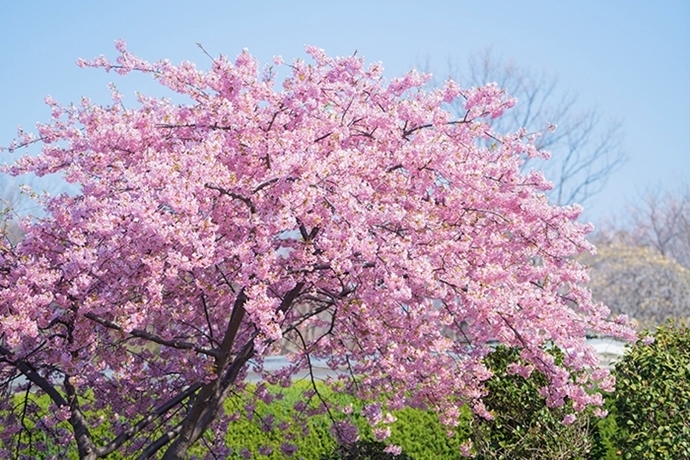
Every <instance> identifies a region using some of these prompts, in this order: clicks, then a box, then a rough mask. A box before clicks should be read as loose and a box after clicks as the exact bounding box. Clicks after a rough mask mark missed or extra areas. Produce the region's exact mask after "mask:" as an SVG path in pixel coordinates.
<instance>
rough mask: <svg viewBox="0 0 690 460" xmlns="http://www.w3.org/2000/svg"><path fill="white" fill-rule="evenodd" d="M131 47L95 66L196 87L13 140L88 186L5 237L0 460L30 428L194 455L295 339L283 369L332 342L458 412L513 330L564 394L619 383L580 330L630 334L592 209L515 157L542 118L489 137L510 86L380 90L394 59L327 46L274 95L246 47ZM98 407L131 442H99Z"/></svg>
mask: <svg viewBox="0 0 690 460" xmlns="http://www.w3.org/2000/svg"><path fill="white" fill-rule="evenodd" d="M117 48H118V51H119V55H118V57H117V59H116V61H114V62H111V61H110V60H108V59H107V58H105V57H99V58H96V59H95V60H92V61H79V64H80V65H82V66H85V67H96V68H102V69H105V70H107V71H115V72H117V73H119V74H122V75H124V74H128V73H131V72H140V73H145V74H150V75H151V76H152V77H153V78H155V79H156V80H157V81H158V82H159V83H160V84H161V85H164V86H165V87H167V88H169V89H171V90H173V91H175V92H176V93H178V95H179V96H178V98H176V99H175V100H168V99H164V98H156V97H147V96H145V95H142V94H139V95H138V96H137V97H138V103H137V104H136V106H128V105H126V104H125V101H124V99H123V97H122V95H121V94H119V93H118V92H117V91H116V90H115V89H114V87H113V89H112V98H113V102H112V104H110V105H106V106H103V105H97V104H94V103H92V102H90V100H89V99H87V98H84V99H83V100H82V101H81V103H80V104H78V105H71V106H61V105H59V104H58V103H57V102H56V101H54V100H52V99H51V98H47V99H46V102H47V103H48V105H49V106H50V108H51V110H52V121H51V122H50V123H47V124H39V125H38V128H37V131H38V132H37V135H36V136H33V135H31V134H28V133H20V137H19V138H18V140H17V141H15V142H14V143H13V144H12V145H11V146H10V148H11V149H17V148H23V147H31V146H33V145H40V146H41V152H40V154H39V155H37V156H30V155H27V156H24V157H23V158H21V159H20V160H19V161H18V162H17V163H16V164H14V165H12V166H10V167H7V168H6V170H7V171H9V172H11V173H12V174H15V175H21V174H29V173H35V174H38V175H42V174H48V173H61V174H63V175H64V177H65V179H66V180H67V181H69V182H72V183H74V184H78V185H79V186H80V192H79V193H77V194H76V195H67V194H63V195H59V196H54V197H48V196H43V197H39V198H38V199H39V201H40V203H41V204H42V206H43V208H44V210H45V215H44V216H42V217H40V218H33V219H27V220H25V221H23V222H22V231H23V232H24V236H23V239H22V240H21V241H19V242H17V243H11V242H10V241H9V240H5V241H3V242H2V243H0V318H1V321H0V378H1V380H0V385H2V389H3V391H2V396H1V398H2V399H1V404H2V406H1V407H0V410H1V411H3V414H8V416H7V417H5V418H6V420H7V423H6V424H5V426H4V427H3V428H2V429H1V430H0V437H1V438H2V442H3V443H4V444H3V445H4V448H5V451H4V452H3V456H6V457H8V456H11V455H14V453H15V452H19V451H20V447H21V448H24V447H26V446H25V444H27V443H29V442H31V438H30V437H28V438H27V437H26V436H24V437H22V433H23V432H24V431H25V430H27V429H29V428H28V426H29V425H28V424H27V420H31V426H36V427H40V428H41V429H43V430H47V431H48V432H52V433H55V438H56V439H58V440H59V441H60V442H63V443H70V442H72V443H76V446H77V447H78V451H79V455H80V457H81V458H84V459H94V458H100V457H105V456H107V455H109V454H110V453H112V452H114V451H123V452H127V453H128V455H129V454H135V453H136V454H137V455H139V458H148V457H149V456H152V455H155V454H157V453H160V452H165V454H164V455H163V457H162V458H164V459H173V458H175V459H177V458H183V457H184V455H185V453H186V452H187V451H188V450H189V448H190V447H191V446H192V445H194V444H195V443H196V442H197V441H198V440H199V439H200V437H201V436H202V435H203V433H204V432H205V431H206V430H208V429H216V430H221V431H222V430H224V429H227V424H228V423H229V422H230V420H231V419H232V417H234V416H235V415H236V414H226V413H225V410H224V409H223V405H222V403H223V401H224V400H225V399H226V398H227V396H228V395H230V394H232V393H235V392H238V391H240V390H241V389H242V388H243V387H244V385H245V383H244V378H245V376H246V374H247V370H248V368H250V367H251V368H253V369H255V370H256V371H257V372H261V371H262V362H263V359H264V358H265V357H266V356H267V355H270V354H271V353H272V352H273V351H274V349H275V348H276V347H277V345H278V343H279V341H280V340H289V341H291V342H293V344H294V349H296V350H297V351H295V352H294V353H292V354H291V355H290V357H289V359H290V363H291V364H290V366H289V367H287V368H285V369H283V370H281V371H278V372H273V373H270V372H266V373H264V374H265V375H264V377H265V379H266V380H267V381H268V382H272V383H282V384H285V385H286V384H288V383H287V382H289V379H290V376H291V375H293V374H294V373H295V372H298V371H300V370H304V369H307V370H309V369H310V368H311V363H312V360H313V359H316V358H320V359H326V360H327V361H328V363H329V365H330V366H331V367H332V368H333V369H334V370H336V371H337V372H339V373H340V374H341V375H342V378H341V379H339V380H336V381H334V382H332V384H333V385H334V386H338V388H339V389H340V390H343V391H353V392H355V393H357V394H358V395H360V396H363V397H367V396H368V397H371V396H375V397H377V398H383V399H380V400H385V401H388V404H389V406H390V407H402V406H405V405H410V406H419V405H426V406H429V407H433V408H435V409H436V410H437V411H438V412H439V414H440V417H441V419H442V421H443V422H444V423H446V424H447V425H449V426H453V425H454V424H455V423H457V418H458V417H459V412H458V409H457V408H458V406H459V405H463V404H468V405H470V406H471V407H472V408H473V409H474V410H475V411H476V412H477V413H479V414H482V415H484V416H485V417H489V418H490V417H491V414H490V413H489V412H487V411H486V409H485V408H484V406H483V404H482V402H481V401H482V397H483V395H484V393H485V388H484V385H483V382H484V381H485V380H486V379H488V378H489V377H490V372H489V370H488V369H487V368H486V366H485V365H484V364H483V362H482V360H483V358H484V357H485V356H486V354H487V353H488V352H489V350H490V346H489V344H488V342H490V341H499V342H500V343H502V344H505V345H507V346H509V347H520V349H521V353H520V355H521V359H522V360H523V362H524V363H526V364H525V365H522V366H520V367H519V368H515V369H513V371H514V372H517V373H521V374H524V375H529V373H530V372H531V371H532V370H533V369H536V370H538V371H539V372H541V373H542V374H544V375H545V376H546V379H547V381H548V385H547V386H546V387H545V388H544V389H543V396H544V397H545V398H547V402H548V403H549V404H551V405H560V404H563V403H564V401H565V400H569V401H572V402H573V407H574V408H575V410H582V409H583V408H585V407H586V406H588V405H592V404H593V405H600V404H601V402H602V400H601V395H600V394H599V393H592V392H590V391H589V390H590V389H591V388H592V386H593V385H596V386H597V387H598V388H601V389H604V390H606V389H610V388H611V385H612V381H611V379H610V377H609V375H608V372H607V371H606V370H603V369H598V359H597V356H596V353H595V352H594V350H593V349H591V348H590V347H588V346H587V345H586V343H585V334H586V333H588V332H597V333H603V334H610V335H614V336H618V337H623V338H628V339H631V338H633V336H634V332H633V331H632V329H630V327H629V326H627V325H626V324H625V321H623V320H615V321H614V320H612V319H610V318H609V311H608V309H607V308H606V307H604V306H603V305H601V304H597V303H594V302H593V301H592V300H591V296H590V292H589V291H588V290H587V288H585V287H584V283H585V282H586V280H587V274H586V271H585V269H584V267H583V266H582V265H580V263H578V262H577V261H576V260H575V259H574V258H573V257H572V256H574V255H576V254H579V253H581V252H583V251H590V250H591V249H592V246H591V245H590V244H589V243H588V242H587V241H586V239H585V235H586V234H587V233H588V232H589V231H590V230H591V227H590V226H589V225H585V224H582V223H580V222H578V221H577V220H576V219H577V217H578V215H579V213H580V211H581V209H580V208H579V207H577V206H564V207H558V206H553V205H550V204H549V202H548V199H547V198H546V196H545V194H544V193H545V191H546V190H548V189H549V187H550V184H549V183H548V182H547V181H546V180H545V179H544V177H543V175H542V174H541V172H539V171H531V172H528V173H523V172H521V165H522V163H523V161H524V158H525V157H537V156H540V155H542V152H540V151H539V150H538V149H537V148H536V147H535V140H536V137H535V135H534V134H531V135H528V134H527V133H526V132H525V131H524V130H519V131H517V132H508V133H499V132H496V131H494V130H493V129H492V128H491V126H490V124H489V121H490V120H491V119H494V118H497V117H500V116H502V114H503V112H504V110H506V109H509V108H510V107H511V106H512V105H513V104H514V102H515V101H514V100H513V99H511V98H510V97H509V96H508V95H507V94H506V93H505V92H504V91H503V90H501V89H500V88H498V87H497V86H496V85H486V86H481V87H476V88H472V89H461V88H460V87H458V85H457V84H456V83H454V82H453V81H448V82H447V83H446V84H445V85H444V86H443V88H441V89H436V90H431V91H426V90H424V89H423V86H424V84H425V82H426V81H427V77H426V76H425V75H421V74H418V73H416V72H410V73H408V74H407V75H405V76H403V77H402V78H393V79H391V80H390V81H387V80H386V79H384V78H383V76H382V72H383V68H382V66H381V65H380V64H371V65H369V66H365V64H364V61H363V60H362V59H360V58H359V57H356V56H350V57H343V58H331V57H329V56H327V55H326V54H325V53H324V52H323V51H322V50H320V49H317V48H313V47H308V48H307V53H308V54H309V55H310V57H311V59H312V63H307V62H305V61H302V60H296V61H294V62H293V63H292V64H290V65H284V64H283V63H282V60H281V59H280V58H276V59H275V63H274V64H275V65H276V66H281V67H286V68H288V69H289V72H290V75H289V76H287V77H286V78H284V79H283V80H282V83H281V85H280V86H279V85H278V82H277V80H276V79H277V77H276V73H275V72H274V71H273V67H270V66H269V67H266V68H265V69H264V70H263V71H261V70H260V68H259V64H258V63H257V62H256V60H255V59H253V58H252V56H250V54H249V53H248V52H246V51H244V52H242V53H241V54H240V55H239V56H238V57H237V58H236V60H235V61H234V62H231V61H230V60H228V59H227V58H225V57H222V56H221V57H219V58H213V59H212V62H211V66H210V69H208V70H199V69H198V68H197V67H196V66H195V65H194V64H192V63H190V62H183V63H181V64H179V65H173V64H171V63H170V62H168V61H159V62H154V63H149V62H147V61H144V60H142V59H140V58H138V57H136V56H135V55H133V54H131V53H130V52H129V51H127V49H126V47H125V45H124V43H123V42H118V44H117ZM178 99H179V100H178ZM455 100H461V101H462V103H463V107H464V114H463V115H462V116H461V117H453V116H452V115H451V113H450V112H449V111H447V110H446V109H445V107H447V106H448V104H451V103H452V102H453V101H455ZM180 101H182V102H180ZM310 327H316V328H317V330H318V331H320V332H319V333H318V334H312V335H306V334H304V333H303V331H305V330H306V328H310ZM450 337H454V338H455V339H454V340H451V339H450ZM554 345H555V346H558V347H559V348H561V349H562V350H564V355H563V360H562V363H561V362H559V363H556V362H555V361H554V359H553V356H552V355H551V354H550V353H548V350H547V348H548V347H549V346H554ZM583 369H591V370H592V371H591V372H588V373H584V374H581V373H578V374H579V377H578V378H577V379H575V378H572V377H571V371H581V370H583ZM355 376H356V378H355ZM260 389H263V390H265V387H264V386H260ZM263 390H262V391H263ZM317 390H318V389H317V388H316V387H314V388H313V389H312V391H311V392H308V393H307V394H306V395H305V400H306V399H309V398H312V399H314V400H317V401H318V400H319V394H318V391H317ZM31 392H33V393H31ZM30 393H31V394H45V395H47V396H48V397H49V398H50V401H51V406H50V408H49V409H48V410H47V411H46V410H45V409H42V408H41V407H40V406H39V405H38V404H36V403H35V400H34V399H33V398H29V397H24V396H21V397H20V396H18V395H28V394H30ZM259 393H261V397H262V398H263V399H265V400H266V401H270V398H271V397H270V395H269V394H267V393H266V392H261V391H259ZM320 403H321V406H320V407H322V409H323V410H331V409H330V407H328V404H326V403H327V401H325V400H322V401H320ZM383 409H385V406H384V407H383V408H381V407H379V406H372V407H371V408H369V409H368V413H367V414H368V415H367V418H368V419H369V420H370V421H371V423H372V424H379V423H382V420H385V417H384V416H383V415H382V412H381V411H382V410H383ZM103 410H107V411H108V413H110V414H114V415H113V417H114V420H117V423H116V424H115V427H116V429H117V433H116V435H115V436H113V437H112V439H106V440H102V439H97V437H96V436H95V435H94V434H93V429H94V427H95V426H97V425H98V423H100V422H99V421H98V420H96V419H95V417H97V416H98V415H99V413H100V414H102V411H103ZM99 411H101V412H99ZM247 411H250V409H247ZM60 421H66V423H67V425H65V424H62V425H60V424H59V422H60ZM60 426H62V427H64V426H68V427H69V430H68V432H64V430H63V431H62V432H60V431H59V430H60V429H62V428H58V427H60ZM351 428H352V427H351V426H348V425H346V424H344V423H339V424H335V425H334V432H335V433H336V435H338V436H339V437H340V438H341V439H343V440H344V441H347V440H348V439H349V440H352V439H353V438H356V433H355V434H352V432H351ZM51 430H52V431H51ZM219 442H222V437H220V440H219ZM213 448H216V447H213ZM217 448H218V449H221V451H219V452H222V448H223V447H222V446H218V447H217ZM285 452H287V453H290V452H292V450H291V448H290V446H289V445H287V446H286V447H285Z"/></svg>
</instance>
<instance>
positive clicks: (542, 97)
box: [425, 48, 626, 205]
mask: <svg viewBox="0 0 690 460" xmlns="http://www.w3.org/2000/svg"><path fill="white" fill-rule="evenodd" d="M425 67H426V68H427V69H428V68H429V67H430V66H429V65H428V64H427V65H426V66H425ZM464 69H466V70H464ZM449 74H450V76H451V77H452V78H453V79H455V80H456V81H459V82H460V83H461V85H462V86H480V85H484V84H486V83H491V82H495V83H497V84H498V85H499V86H500V87H501V88H504V89H505V90H507V91H508V93H509V94H511V95H512V96H514V97H516V98H517V99H518V103H517V105H516V106H515V107H513V108H512V109H510V111H509V112H508V113H507V114H506V116H504V117H500V118H499V119H498V120H497V121H496V125H495V127H496V128H497V130H498V131H499V132H507V131H514V130H516V129H518V128H525V129H527V131H528V132H535V133H536V132H539V133H542V135H541V137H540V138H539V140H538V142H537V146H538V148H539V149H542V150H548V151H550V152H551V154H552V157H551V160H549V161H547V162H545V163H543V162H542V160H536V159H534V160H530V161H527V162H526V163H525V168H526V169H531V168H538V169H542V170H543V171H544V173H545V175H546V177H547V178H549V179H550V180H551V181H552V182H553V184H554V188H553V190H552V191H551V193H550V198H551V200H552V202H553V203H554V204H559V205H565V204H573V203H580V204H585V203H586V202H587V201H588V200H590V199H591V198H593V197H594V196H595V195H597V194H598V193H600V192H601V191H602V190H603V189H604V186H605V185H606V181H607V179H608V178H609V176H610V175H611V174H612V173H613V172H614V171H615V170H616V169H618V167H620V166H621V165H622V164H623V163H624V162H625V160H626V155H625V153H624V152H623V150H622V148H621V139H622V132H621V123H620V121H616V120H613V121H609V122H606V121H605V120H604V118H603V115H602V113H601V112H600V111H599V110H598V109H597V108H596V107H588V108H582V104H581V103H580V99H579V97H578V95H577V94H576V93H574V92H572V91H567V90H562V89H561V88H560V86H559V80H558V78H557V77H556V76H554V75H551V74H549V73H547V72H545V71H541V72H538V71H533V70H531V69H527V68H524V67H520V66H519V65H518V64H516V63H515V62H514V61H512V60H505V59H502V58H497V57H496V56H495V55H494V53H493V52H492V50H491V49H490V48H488V49H485V50H484V51H482V52H480V53H477V54H474V55H472V56H470V59H469V61H468V64H467V65H466V66H460V65H457V64H456V63H452V62H451V63H449ZM436 83H440V82H438V81H437V82H436ZM458 110H459V111H461V107H458ZM550 125H555V126H556V127H557V128H556V129H555V130H554V131H553V132H551V131H549V130H547V129H546V128H547V127H548V126H550Z"/></svg>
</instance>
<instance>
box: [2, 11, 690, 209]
mask: <svg viewBox="0 0 690 460" xmlns="http://www.w3.org/2000/svg"><path fill="white" fill-rule="evenodd" d="M0 18H1V20H2V27H0V43H2V45H0V107H2V110H1V111H0V145H7V144H9V142H10V141H11V140H12V138H13V137H14V134H15V132H16V127H17V125H22V126H23V127H24V128H26V129H30V128H33V126H34V125H35V123H36V122H37V121H48V119H49V116H50V112H49V110H48V108H47V107H46V106H45V105H44V104H43V98H44V97H45V96H46V95H48V94H50V95H52V96H53V97H54V98H55V99H57V100H58V101H59V102H61V103H65V104H67V103H70V102H77V101H79V99H80V97H81V96H82V95H86V96H89V97H91V98H92V99H94V100H96V101H101V100H102V101H103V102H106V101H107V98H108V95H109V92H108V90H107V88H106V84H107V83H108V82H109V81H114V82H115V83H116V84H117V86H118V88H119V89H120V90H121V91H122V92H123V93H124V94H125V97H126V100H125V101H127V100H128V99H130V100H132V101H133V94H134V91H137V90H138V91H141V92H144V93H151V92H155V91H156V89H155V86H154V85H153V84H152V83H151V82H150V81H149V80H147V79H142V78H130V77H127V78H125V79H121V78H120V77H117V76H116V75H113V74H105V73H104V72H100V71H95V70H92V69H86V70H84V69H80V68H78V67H77V66H76V65H75V64H74V62H75V60H76V59H77V58H78V57H83V58H92V57H95V56H97V55H99V54H105V55H108V56H115V54H116V53H115V49H114V46H113V42H114V40H115V39H117V38H123V39H125V40H126V41H127V43H128V47H129V49H130V50H131V51H133V52H134V53H136V54H138V55H140V56H142V57H144V58H146V59H149V60H157V59H159V58H170V59H171V60H172V61H174V62H177V61H180V60H182V59H188V60H192V61H196V62H199V63H200V64H202V65H204V64H205V63H206V62H207V58H206V56H204V55H203V54H202V52H201V51H200V50H199V49H198V48H197V46H196V42H200V43H202V44H203V45H204V47H205V49H206V50H208V51H209V53H211V54H212V55H218V54H221V53H222V54H227V55H230V56H234V55H236V54H237V53H239V51H240V50H241V49H242V48H248V49H249V50H250V51H251V52H252V54H254V55H255V56H256V57H257V58H258V59H259V60H260V61H261V62H268V61H269V60H270V59H271V57H272V56H274V55H281V56H283V58H285V60H286V61H291V60H292V59H294V58H298V57H300V58H304V57H305V53H304V45H305V44H311V45H316V46H319V47H321V48H324V49H326V51H327V52H328V53H329V54H332V55H349V54H351V53H353V52H354V51H355V50H356V51H357V53H358V55H360V56H363V57H364V58H365V59H366V60H367V61H381V62H383V64H384V67H385V68H386V75H387V76H388V77H391V76H396V75H400V74H402V73H404V72H405V71H407V70H409V69H411V68H412V67H414V66H415V65H417V64H418V63H420V62H424V61H425V60H427V59H428V60H429V61H430V62H431V68H432V70H435V71H437V74H439V76H440V77H441V78H444V77H445V75H446V73H447V72H446V68H447V67H446V65H447V62H448V60H455V61H458V62H465V61H466V60H467V57H468V55H469V54H471V53H476V52H479V51H481V50H482V49H485V48H486V47H489V46H491V47H492V48H493V50H494V52H495V53H496V54H498V55H501V56H504V57H506V58H512V59H513V60H515V61H516V62H517V63H518V64H520V65H521V66H524V67H528V68H531V69H535V70H537V71H541V70H544V71H546V72H549V73H552V74H555V75H557V76H558V77H559V79H560V85H561V86H562V88H564V89H568V90H572V91H576V92H578V93H579V95H580V100H581V102H582V103H583V105H582V107H583V108H586V107H587V106H592V105H595V106H596V107H597V108H598V110H599V112H600V113H601V114H602V115H603V116H604V117H605V118H619V119H621V120H622V122H623V131H624V135H625V138H624V143H623V147H624V149H625V151H626V152H627V154H628V156H629V161H628V163H627V164H626V165H625V166H624V167H623V168H621V169H620V170H619V171H618V172H617V173H616V174H615V175H614V176H612V177H611V179H610V180H609V182H608V184H607V186H606V188H605V190H604V192H603V193H602V194H600V195H599V196H598V197H597V199H596V200H594V201H593V202H591V203H590V204H589V208H588V210H587V216H588V217H590V218H591V219H592V220H594V221H595V222H597V221H598V220H600V219H601V218H602V217H605V216H609V215H611V214H614V213H621V212H622V210H623V208H624V205H625V203H626V202H633V201H634V200H635V199H636V198H637V197H638V196H639V193H641V192H643V191H644V190H646V189H654V188H661V189H665V188H673V187H674V186H676V185H677V184H678V183H679V182H681V181H682V180H690V147H689V145H690V144H689V143H688V141H687V137H688V135H690V2H689V1H687V0H664V1H659V0H645V1H635V0H625V1H624V0H610V1H607V2H602V1H594V0H579V1H565V0H564V1H545V0H544V1H542V0H533V1H527V0H522V1H520V0H514V1H508V0H504V1H498V0H488V1H471V2H470V1H459V0H458V1H450V0H448V1H434V0H425V1H406V0H396V1H387V0H380V1H375V0H369V1H359V0H349V1H330V2H326V1H322V2H318V1H292V2H288V1H284V2H279V1H263V2H261V1H256V2H247V1H242V2H239V1H225V2H221V1H202V0H200V1H196V2H189V1H188V2H182V1H167V2H152V1H145V0H139V1H128V0H120V1H117V2H115V1H98V2H86V1H69V0H63V1H60V2H53V1H47V0H45V1H32V2H5V3H4V5H3V6H2V15H1V16H0ZM132 103H133V102H132ZM0 155H2V156H0V162H4V161H7V160H8V159H9V158H10V157H9V156H8V155H7V154H6V153H4V154H0ZM6 180H7V179H6V178H1V177H0V181H6Z"/></svg>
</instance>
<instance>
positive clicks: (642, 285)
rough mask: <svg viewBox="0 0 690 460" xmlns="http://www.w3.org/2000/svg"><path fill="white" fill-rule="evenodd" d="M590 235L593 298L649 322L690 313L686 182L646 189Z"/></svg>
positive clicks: (643, 323)
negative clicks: (668, 188)
mask: <svg viewBox="0 0 690 460" xmlns="http://www.w3.org/2000/svg"><path fill="white" fill-rule="evenodd" d="M614 217H615V218H613V219H611V220H609V221H608V222H605V223H604V224H603V225H602V228H601V229H600V230H599V231H598V232H597V233H596V234H595V235H594V237H593V239H594V242H595V243H596V244H597V247H598V253H597V254H596V255H595V256H591V257H587V258H586V259H587V261H586V263H588V265H589V266H590V278H591V281H590V287H591V288H592V293H593V295H594V297H595V298H596V300H599V301H602V302H604V303H605V304H606V305H608V306H609V307H610V308H611V309H612V310H613V311H614V312H616V313H625V314H628V315H629V316H632V317H634V318H636V319H637V320H638V321H640V323H641V326H645V327H652V326H655V325H658V324H660V323H661V322H663V321H664V320H665V319H666V318H688V317H690V185H682V186H680V187H678V188H677V189H676V190H673V191H668V192H666V193H664V194H662V193H661V192H659V191H658V190H656V191H647V192H646V193H644V194H643V195H642V196H641V197H640V198H639V199H637V200H635V202H634V204H631V205H630V206H628V207H627V208H626V209H625V214H624V215H623V216H614Z"/></svg>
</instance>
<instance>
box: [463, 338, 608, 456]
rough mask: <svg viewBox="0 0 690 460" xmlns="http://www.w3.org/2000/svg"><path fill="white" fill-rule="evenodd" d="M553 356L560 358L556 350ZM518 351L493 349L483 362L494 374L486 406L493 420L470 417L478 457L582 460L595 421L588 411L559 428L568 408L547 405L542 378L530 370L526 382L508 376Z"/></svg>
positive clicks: (571, 411)
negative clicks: (543, 395)
mask: <svg viewBox="0 0 690 460" xmlns="http://www.w3.org/2000/svg"><path fill="white" fill-rule="evenodd" d="M552 353H553V354H554V355H555V358H556V360H557V361H558V360H559V359H560V356H559V352H558V350H556V349H554V350H553V351H552ZM519 354H520V350H519V349H517V348H510V349H509V348H506V347H503V346H501V347H498V348H497V349H496V350H495V351H493V352H492V353H491V354H489V356H488V357H487V358H486V361H485V362H486V364H487V366H488V367H489V369H491V370H492V371H493V372H494V376H493V377H492V378H491V379H489V381H488V382H487V388H488V391H489V394H488V395H487V396H486V397H485V399H484V403H485V405H486V408H487V409H488V410H489V411H490V412H491V413H492V414H493V416H494V418H493V419H492V420H485V419H483V418H481V417H479V416H475V417H474V419H473V420H472V423H471V439H472V442H473V447H474V450H475V452H476V454H477V456H476V458H477V459H544V460H547V459H548V460H552V459H564V460H565V459H572V460H575V459H587V458H590V457H589V452H590V450H591V448H592V432H593V431H594V430H593V425H594V422H595V419H594V417H593V415H591V414H589V413H580V414H577V417H576V419H575V421H574V422H573V423H571V424H569V425H564V424H563V419H564V418H565V417H566V415H568V414H571V413H573V409H572V404H570V403H566V404H565V405H564V406H562V407H548V406H547V405H546V401H545V400H544V398H543V397H542V396H541V395H540V394H539V388H541V387H544V386H545V385H546V384H547V379H546V376H544V375H543V374H541V373H539V372H537V371H534V372H532V374H531V375H530V376H529V378H527V379H525V378H524V377H522V376H520V375H513V374H509V373H508V370H507V369H508V366H509V365H510V364H511V363H515V362H520V358H519Z"/></svg>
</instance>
